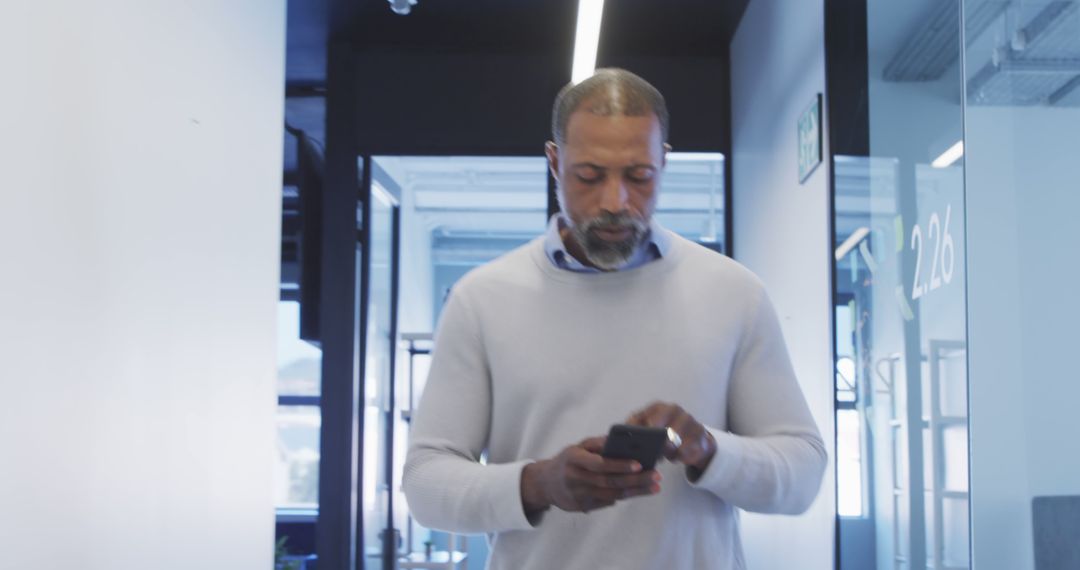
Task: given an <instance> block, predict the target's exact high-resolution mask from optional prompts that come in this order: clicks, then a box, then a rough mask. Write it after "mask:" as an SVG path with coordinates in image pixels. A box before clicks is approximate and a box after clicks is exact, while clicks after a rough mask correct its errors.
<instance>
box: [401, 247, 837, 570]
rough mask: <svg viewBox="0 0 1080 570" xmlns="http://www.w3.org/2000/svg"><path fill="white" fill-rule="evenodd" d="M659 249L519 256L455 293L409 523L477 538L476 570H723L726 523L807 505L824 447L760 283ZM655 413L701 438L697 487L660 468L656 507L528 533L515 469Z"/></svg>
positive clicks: (634, 507) (535, 251) (699, 251)
mask: <svg viewBox="0 0 1080 570" xmlns="http://www.w3.org/2000/svg"><path fill="white" fill-rule="evenodd" d="M669 235H670V236H671V240H672V244H671V249H670V251H669V252H668V254H667V255H666V256H665V257H663V258H661V259H659V260H657V261H654V262H651V263H649V264H646V265H644V266H642V267H639V268H636V269H632V270H627V271H621V272H615V273H604V274H583V273H573V272H569V271H565V270H560V269H558V268H555V267H554V266H552V264H551V263H550V262H549V260H548V259H547V257H546V256H545V254H544V250H543V244H542V240H536V241H533V242H531V243H530V244H528V245H526V246H524V247H522V248H520V249H518V250H515V251H513V252H511V253H509V254H507V255H506V256H504V257H502V258H500V259H498V260H496V261H494V262H492V263H490V264H488V265H486V266H483V267H481V268H479V269H477V270H475V271H473V272H471V273H469V274H468V275H467V276H465V277H464V278H463V279H462V280H461V281H459V282H458V284H457V285H456V286H455V287H454V292H453V294H452V295H451V297H450V300H449V302H448V304H447V306H446V308H445V310H444V312H443V315H442V318H441V322H440V324H439V328H438V331H437V334H436V348H435V353H434V359H433V361H432V365H431V371H430V374H429V377H428V381H427V386H426V388H425V390H424V393H423V396H422V398H421V401H420V405H419V409H418V410H417V412H416V416H415V422H414V425H413V429H412V435H411V443H410V448H409V453H408V458H407V460H406V465H405V475H404V487H405V493H406V497H407V499H408V503H409V508H410V509H411V510H412V513H413V515H414V516H415V517H416V520H417V521H418V522H419V523H420V524H422V525H424V526H426V527H429V528H435V529H441V530H447V531H454V532H459V533H488V535H489V538H490V542H491V556H490V558H489V560H488V568H490V569H493V570H541V569H543V570H553V569H556V570H564V569H565V570H571V569H582V570H596V569H606V568H611V569H621V570H636V569H642V570H644V569H665V570H667V569H686V570H713V569H715V570H735V569H741V568H743V567H744V564H743V557H742V550H741V547H740V544H739V529H738V518H737V516H736V509H737V508H739V509H745V510H749V511H756V512H768V513H799V512H802V511H804V510H806V509H807V508H808V507H809V505H810V503H811V501H813V499H814V497H815V496H816V495H817V492H818V488H819V486H820V485H821V479H822V475H823V473H824V469H825V464H826V460H827V459H826V453H825V447H824V444H823V442H822V439H821V436H820V434H819V433H818V429H817V427H816V426H815V425H814V421H813V419H812V418H811V416H810V412H809V410H808V408H807V405H806V400H805V398H804V397H803V394H802V392H801V390H800V388H799V385H798V383H797V381H796V378H795V374H794V371H793V370H792V366H791V362H790V359H789V358H788V353H787V349H786V347H785V345H784V339H783V337H782V335H781V332H780V327H779V322H778V320H777V317H776V314H775V311H774V310H773V308H772V305H771V303H770V302H769V300H768V297H767V296H766V294H765V292H764V290H763V288H762V285H761V282H760V281H759V280H758V279H757V278H756V277H755V276H754V275H753V274H751V273H750V272H749V271H747V270H746V269H744V268H743V267H742V266H740V265H739V264H737V263H735V262H734V261H732V260H730V259H729V258H727V257H724V256H722V255H718V254H716V253H714V252H712V251H709V250H707V249H705V248H703V247H700V246H698V245H697V244H694V243H692V242H690V241H688V240H685V239H683V238H681V237H678V236H677V235H675V234H669ZM654 401H665V402H674V403H676V404H679V405H681V406H683V407H684V408H685V409H686V410H687V411H689V412H690V413H691V414H693V416H694V417H695V418H697V419H698V421H701V422H702V423H704V424H705V425H706V426H708V427H709V429H710V431H711V432H712V434H713V436H715V438H716V441H717V452H716V455H715V457H714V458H713V460H712V462H711V464H710V465H709V467H708V469H706V470H705V472H704V473H703V474H702V476H701V477H700V478H699V479H698V480H697V481H696V482H694V483H691V482H689V480H688V479H687V478H686V476H685V469H684V467H683V466H681V465H677V464H672V463H667V462H662V463H661V464H659V466H658V469H659V470H660V472H661V474H662V475H663V477H664V480H663V483H662V484H661V487H662V490H661V492H660V493H659V494H658V495H654V496H649V497H640V498H634V499H629V500H626V501H623V502H620V503H617V504H616V505H615V506H613V507H610V508H606V509H601V510H597V511H592V512H590V513H588V514H580V513H567V512H564V511H560V510H558V509H555V508H553V509H551V510H550V511H549V512H547V514H546V515H545V516H544V517H543V518H542V519H541V520H540V522H539V523H538V524H537V525H536V526H535V527H534V526H533V525H531V524H530V523H529V521H528V520H527V519H526V517H525V512H524V509H523V507H522V502H521V486H520V485H521V471H522V468H523V467H524V466H525V465H526V464H528V463H529V462H531V461H534V460H537V459H544V458H548V457H551V456H553V455H555V454H557V453H558V452H559V451H560V450H562V449H563V448H564V447H566V446H568V445H571V444H574V443H577V442H578V441H580V440H582V439H584V438H586V437H590V436H597V435H605V434H607V431H608V428H609V427H610V426H611V425H612V424H614V423H620V422H622V421H623V420H625V419H626V417H627V416H628V415H629V414H630V413H631V412H634V411H636V410H638V409H640V408H642V407H644V406H646V405H648V404H650V403H652V402H654ZM485 455H486V460H485V459H482V456H485Z"/></svg>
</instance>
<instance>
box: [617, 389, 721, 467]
mask: <svg viewBox="0 0 1080 570" xmlns="http://www.w3.org/2000/svg"><path fill="white" fill-rule="evenodd" d="M626 423H627V424H629V425H632V426H644V427H659V428H671V429H673V430H675V433H677V434H679V438H680V439H681V440H682V444H681V445H680V446H679V447H678V448H676V447H675V446H674V444H672V443H671V442H668V443H667V445H666V446H665V448H664V455H665V456H666V457H667V458H668V459H669V460H671V461H679V462H681V463H683V464H684V465H686V466H688V467H693V468H694V469H695V470H697V472H698V473H701V472H703V471H705V468H706V467H708V466H709V462H710V461H712V458H713V455H716V440H715V439H713V436H712V434H710V433H709V430H707V429H705V426H704V425H702V424H701V422H699V421H697V420H695V419H694V416H691V415H690V414H689V413H687V412H686V410H684V409H682V407H681V406H678V405H676V404H671V403H668V402H654V403H652V404H650V405H649V406H648V407H646V408H645V409H643V410H640V411H638V412H635V413H634V414H632V415H631V416H630V417H629V418H628V419H627V420H626Z"/></svg>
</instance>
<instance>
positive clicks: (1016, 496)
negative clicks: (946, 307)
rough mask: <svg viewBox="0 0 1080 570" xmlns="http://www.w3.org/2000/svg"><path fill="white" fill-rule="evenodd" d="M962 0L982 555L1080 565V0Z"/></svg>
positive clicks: (974, 442)
mask: <svg viewBox="0 0 1080 570" xmlns="http://www.w3.org/2000/svg"><path fill="white" fill-rule="evenodd" d="M963 8H964V22H965V28H966V30H967V33H968V37H967V41H966V42H965V43H966V44H967V47H966V50H965V57H964V63H965V81H966V88H967V100H966V106H965V119H966V121H965V126H966V136H965V148H964V154H965V157H964V161H965V163H966V167H965V169H966V177H967V190H968V191H967V195H968V200H967V219H968V267H969V274H968V276H969V283H970V285H969V288H968V298H969V306H968V307H969V321H970V354H969V361H970V363H969V369H970V374H971V411H972V417H971V492H972V500H973V503H972V532H973V535H972V538H973V543H974V559H975V567H976V568H978V569H980V570H981V569H983V568H986V569H995V568H1002V569H1009V570H1014V569H1015V570H1031V569H1032V568H1035V569H1036V570H1044V569H1047V568H1080V546H1078V545H1080V453H1077V451H1076V450H1077V449H1078V446H1077V443H1076V440H1077V438H1078V437H1080V414H1078V413H1077V410H1076V403H1077V402H1080V382H1077V377H1076V372H1075V368H1074V367H1073V365H1072V359H1073V355H1074V352H1075V350H1076V348H1075V345H1076V342H1075V339H1076V338H1077V333H1076V323H1077V322H1078V321H1080V299H1078V298H1077V295H1076V293H1075V290H1076V287H1077V283H1078V282H1080V265H1078V264H1077V262H1076V260H1077V250H1078V246H1080V237H1078V234H1077V232H1076V230H1075V228H1074V227H1073V224H1074V223H1075V217H1076V214H1077V212H1078V211H1080V160H1078V158H1080V3H1078V2H1076V1H1051V0H1025V1H1011V2H985V1H974V0H964V2H963Z"/></svg>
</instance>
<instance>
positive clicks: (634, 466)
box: [630, 462, 641, 473]
mask: <svg viewBox="0 0 1080 570" xmlns="http://www.w3.org/2000/svg"><path fill="white" fill-rule="evenodd" d="M630 469H631V470H633V471H634V473H637V472H638V471H641V464H640V463H637V462H634V463H631V464H630Z"/></svg>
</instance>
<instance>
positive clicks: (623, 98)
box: [551, 67, 669, 145]
mask: <svg viewBox="0 0 1080 570" xmlns="http://www.w3.org/2000/svg"><path fill="white" fill-rule="evenodd" d="M582 105H587V107H586V108H585V110H586V111H588V112H589V113H592V114H594V115H600V116H603V117H607V116H612V115H625V116H628V117H640V116H644V115H647V114H649V113H652V114H654V115H656V118H657V119H658V120H659V121H660V132H661V136H662V137H663V140H664V142H667V140H668V121H669V117H668V110H667V103H665V102H664V96H663V95H661V94H660V91H658V90H657V89H656V88H655V87H653V86H652V84H650V83H649V82H648V81H645V80H644V79H642V78H641V77H639V76H637V75H635V74H633V73H631V72H629V71H626V70H625V69H618V68H615V67H609V68H604V69H598V70H596V72H595V73H593V75H592V77H590V78H588V79H586V80H584V81H582V82H581V83H578V84H573V83H571V84H569V85H567V86H566V87H563V88H562V90H561V91H559V94H558V95H557V96H556V97H555V107H554V109H552V113H551V136H552V137H553V138H554V140H555V144H560V145H561V144H564V143H565V142H566V126H567V124H568V123H569V122H570V115H572V114H573V113H574V111H578V110H581V107H582Z"/></svg>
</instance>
